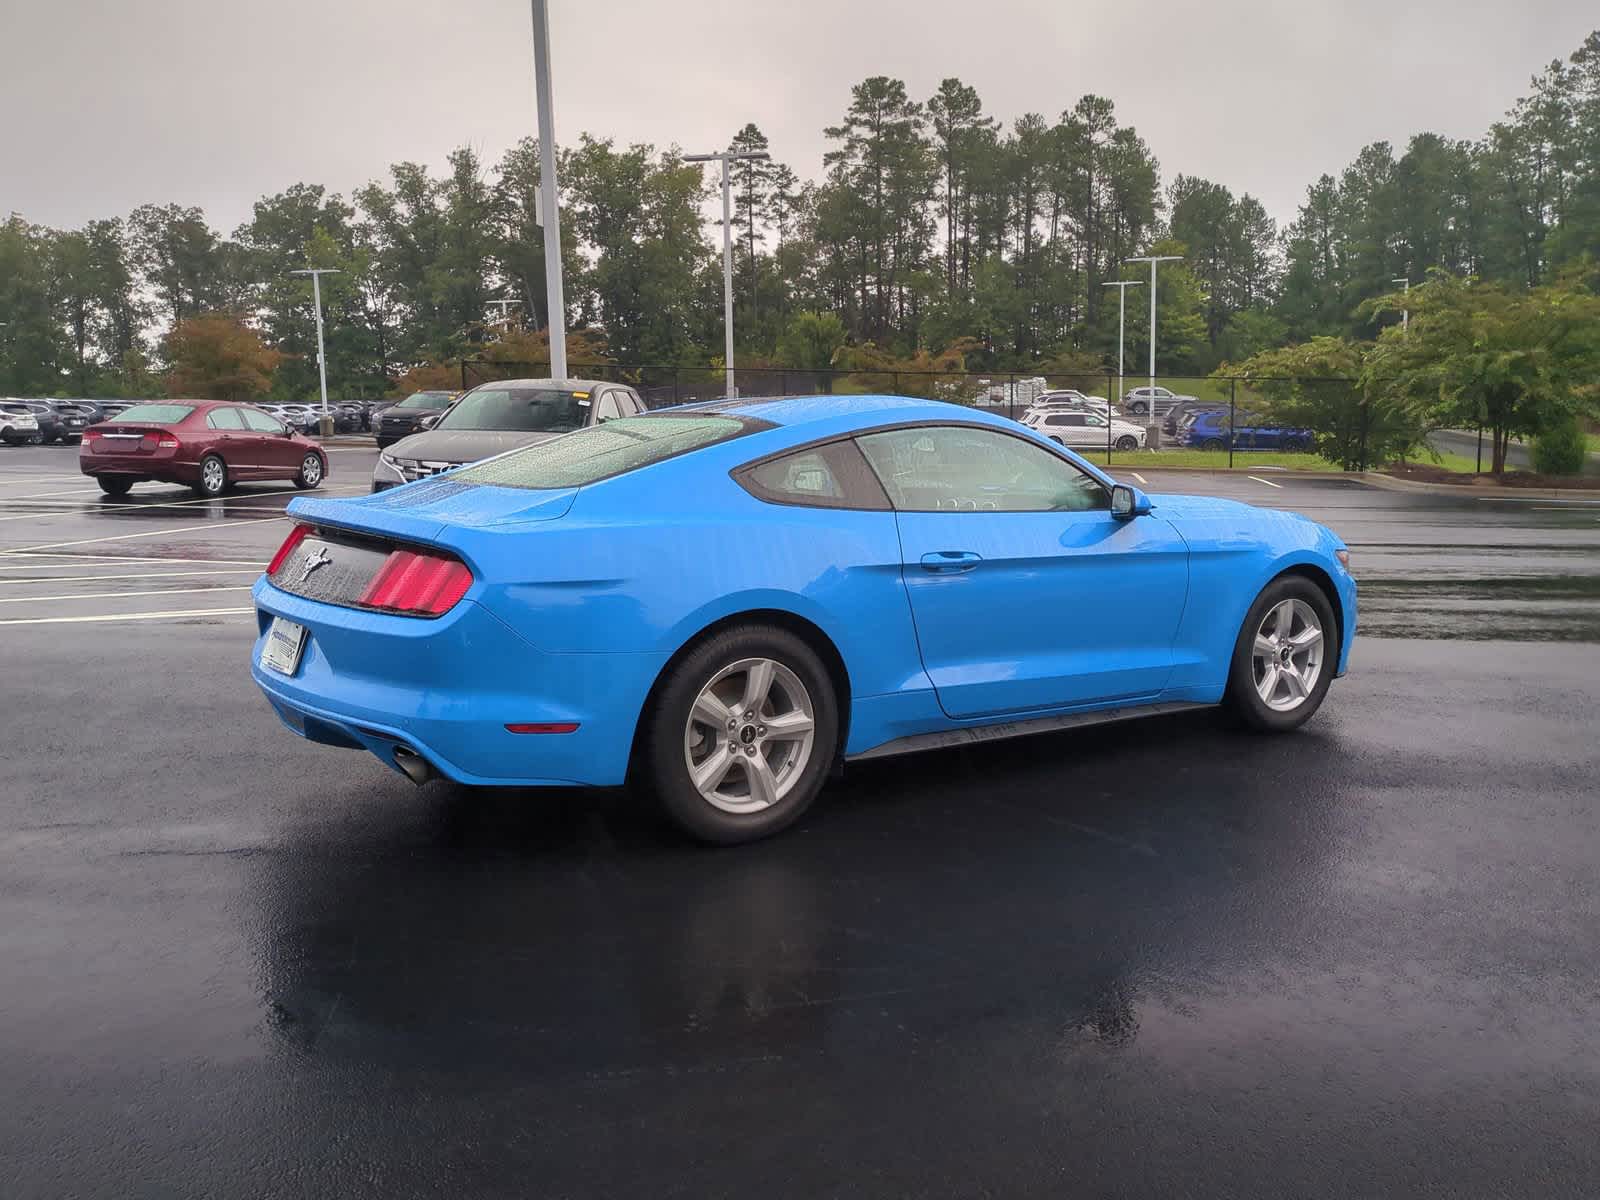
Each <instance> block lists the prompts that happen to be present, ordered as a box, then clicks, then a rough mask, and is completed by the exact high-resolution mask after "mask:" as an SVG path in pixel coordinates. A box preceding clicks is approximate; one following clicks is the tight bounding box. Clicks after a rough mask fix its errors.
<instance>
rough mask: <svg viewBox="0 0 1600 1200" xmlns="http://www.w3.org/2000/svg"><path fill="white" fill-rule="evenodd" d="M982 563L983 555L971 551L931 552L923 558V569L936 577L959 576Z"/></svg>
mask: <svg viewBox="0 0 1600 1200" xmlns="http://www.w3.org/2000/svg"><path fill="white" fill-rule="evenodd" d="M982 561H983V555H981V554H974V553H973V552H972V551H971V550H930V551H928V553H926V554H924V555H923V556H922V569H923V570H924V571H932V572H933V573H934V574H935V575H959V574H960V573H961V572H962V571H970V570H972V568H973V567H975V566H977V565H978V564H979V563H980V562H982Z"/></svg>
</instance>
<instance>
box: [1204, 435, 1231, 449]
mask: <svg viewBox="0 0 1600 1200" xmlns="http://www.w3.org/2000/svg"><path fill="white" fill-rule="evenodd" d="M1200 449H1202V450H1226V449H1227V447H1226V446H1224V445H1223V444H1222V439H1221V438H1207V439H1206V440H1205V441H1203V442H1201V443H1200Z"/></svg>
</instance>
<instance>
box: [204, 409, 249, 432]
mask: <svg viewBox="0 0 1600 1200" xmlns="http://www.w3.org/2000/svg"><path fill="white" fill-rule="evenodd" d="M206 424H207V425H209V426H211V428H213V429H243V428H244V418H243V417H241V416H240V415H239V410H238V409H237V408H213V409H212V410H211V415H210V416H208V417H206Z"/></svg>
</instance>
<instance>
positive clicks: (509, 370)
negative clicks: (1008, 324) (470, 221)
mask: <svg viewBox="0 0 1600 1200" xmlns="http://www.w3.org/2000/svg"><path fill="white" fill-rule="evenodd" d="M549 370H550V367H549V364H548V363H527V362H498V361H493V360H489V359H469V360H466V361H464V362H463V363H462V364H461V386H462V387H463V388H470V387H475V386H477V385H478V384H480V383H487V382H491V381H495V380H502V379H520V378H541V377H545V376H547V375H548V374H549ZM567 374H568V376H569V377H571V378H574V379H594V380H603V381H606V382H611V383H626V384H629V385H630V386H632V387H633V388H634V389H635V390H636V391H638V392H639V394H640V395H641V396H642V397H643V398H644V401H645V403H646V404H647V405H648V406H649V407H651V408H667V407H670V406H673V405H678V404H694V403H700V402H704V401H708V400H720V399H723V398H724V397H726V396H728V395H730V394H731V395H736V396H740V397H744V398H747V399H758V398H765V397H774V396H811V395H834V396H848V395H884V394H889V395H899V396H920V397H924V398H926V399H931V400H942V401H945V402H947V403H950V404H959V405H963V406H966V407H970V408H979V409H983V410H985V411H988V412H993V413H997V414H1000V415H1003V416H1007V417H1010V418H1012V419H1013V420H1018V421H1026V422H1027V423H1028V424H1031V425H1034V426H1035V427H1036V428H1037V429H1038V430H1039V431H1040V432H1041V433H1043V434H1044V435H1045V436H1047V437H1050V438H1052V439H1054V440H1056V441H1058V442H1060V443H1062V444H1063V445H1066V446H1069V447H1071V448H1072V449H1073V450H1076V451H1078V452H1079V453H1080V454H1085V455H1088V456H1092V457H1093V458H1094V459H1095V460H1096V461H1104V462H1106V463H1107V464H1110V463H1111V462H1113V461H1121V462H1124V463H1129V464H1137V462H1138V461H1139V460H1140V458H1141V457H1144V458H1147V459H1150V460H1151V461H1152V462H1153V463H1159V465H1185V464H1189V465H1195V466H1213V467H1220V466H1229V467H1232V466H1235V465H1249V464H1250V463H1251V462H1252V461H1255V462H1258V463H1262V464H1265V463H1266V462H1267V460H1268V459H1269V458H1270V457H1272V456H1285V458H1284V460H1283V461H1285V462H1287V463H1288V464H1289V465H1296V466H1312V465H1322V466H1325V467H1328V468H1332V469H1342V470H1346V471H1360V470H1365V469H1367V468H1368V467H1370V466H1375V465H1378V464H1380V463H1384V462H1388V461H1392V460H1394V459H1396V458H1403V457H1406V456H1408V455H1410V454H1413V453H1415V451H1416V449H1417V447H1418V445H1419V444H1420V442H1421V437H1422V430H1421V429H1420V428H1418V427H1416V426H1415V425H1414V424H1413V423H1411V422H1409V421H1407V420H1405V419H1403V418H1402V417H1401V416H1400V415H1399V414H1398V413H1397V412H1395V411H1394V410H1392V409H1390V408H1388V407H1386V406H1383V405H1378V404H1372V403H1369V402H1368V400H1367V397H1366V396H1365V394H1364V393H1363V391H1362V389H1361V387H1360V385H1359V384H1358V383H1357V381H1355V380H1351V379H1314V378H1303V377H1301V378H1287V379H1259V378H1242V377H1240V378H1234V377H1226V378H1218V377H1215V376H1158V377H1157V378H1156V379H1155V380H1154V381H1153V382H1152V381H1151V380H1149V379H1148V378H1146V377H1143V376H1132V375H1124V376H1118V375H1116V374H1115V373H1112V374H1099V373H1095V374H1083V373H1075V374H1048V373H1046V374H1030V373H1027V372H1021V371H1016V372H993V371H987V372H986V371H964V372H963V371H894V370H887V371H806V370H800V369H796V368H790V367H739V368H736V369H735V371H734V372H733V377H732V384H731V388H730V383H729V378H728V374H727V372H725V371H724V370H722V369H719V368H715V367H679V366H651V365H637V364H635V365H626V364H615V363H572V364H569V366H568V371H567ZM1157 451H1159V452H1160V455H1161V457H1160V458H1159V459H1156V458H1154V454H1153V452H1157ZM1317 460H1320V462H1319V461H1317Z"/></svg>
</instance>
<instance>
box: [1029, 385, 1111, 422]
mask: <svg viewBox="0 0 1600 1200" xmlns="http://www.w3.org/2000/svg"><path fill="white" fill-rule="evenodd" d="M1085 408H1087V409H1092V410H1094V411H1095V412H1097V413H1099V414H1100V415H1101V416H1109V415H1110V413H1111V405H1110V403H1109V402H1107V401H1105V400H1102V399H1101V398H1100V397H1099V396H1086V395H1084V394H1083V393H1082V392H1080V391H1078V390H1077V389H1076V388H1057V389H1055V390H1054V391H1049V392H1045V393H1044V394H1043V395H1042V396H1040V397H1039V398H1038V399H1037V400H1035V401H1034V402H1033V403H1032V404H1030V405H1028V409H1029V411H1030V412H1031V411H1033V410H1034V409H1054V410H1056V411H1058V412H1061V411H1070V410H1072V409H1085Z"/></svg>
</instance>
